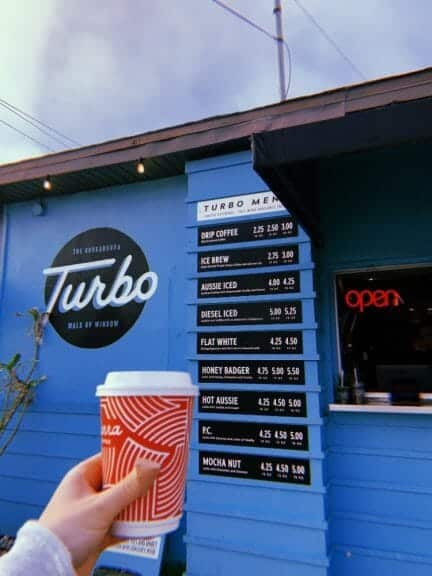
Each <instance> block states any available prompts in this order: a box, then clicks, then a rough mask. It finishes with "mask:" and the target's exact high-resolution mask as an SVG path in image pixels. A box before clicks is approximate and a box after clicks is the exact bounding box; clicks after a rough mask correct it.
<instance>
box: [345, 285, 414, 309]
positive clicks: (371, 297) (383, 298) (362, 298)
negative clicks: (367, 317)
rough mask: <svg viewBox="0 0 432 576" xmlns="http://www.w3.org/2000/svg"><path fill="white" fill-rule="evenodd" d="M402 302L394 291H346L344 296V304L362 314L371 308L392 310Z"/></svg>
mask: <svg viewBox="0 0 432 576" xmlns="http://www.w3.org/2000/svg"><path fill="white" fill-rule="evenodd" d="M401 302H403V300H402V298H401V295H400V294H399V292H397V291H396V290H392V289H391V290H348V292H347V293H346V294H345V304H346V305H347V306H348V308H353V309H356V310H359V311H360V312H364V310H365V309H366V308H370V307H371V306H372V307H374V308H393V307H395V306H399V304H400V303H401Z"/></svg>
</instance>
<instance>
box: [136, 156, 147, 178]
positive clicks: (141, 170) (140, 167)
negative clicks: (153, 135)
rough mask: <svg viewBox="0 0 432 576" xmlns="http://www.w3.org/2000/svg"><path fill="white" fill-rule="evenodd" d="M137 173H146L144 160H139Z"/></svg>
mask: <svg viewBox="0 0 432 576" xmlns="http://www.w3.org/2000/svg"><path fill="white" fill-rule="evenodd" d="M136 171H137V172H138V174H144V172H145V166H144V161H143V159H142V158H140V159H139V162H138V164H137V165H136Z"/></svg>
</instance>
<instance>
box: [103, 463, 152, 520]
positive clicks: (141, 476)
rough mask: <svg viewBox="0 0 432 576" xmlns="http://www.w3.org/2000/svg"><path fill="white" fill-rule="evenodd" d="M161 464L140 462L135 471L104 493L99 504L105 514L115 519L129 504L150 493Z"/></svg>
mask: <svg viewBox="0 0 432 576" xmlns="http://www.w3.org/2000/svg"><path fill="white" fill-rule="evenodd" d="M159 468H160V467H159V464H156V462H150V461H149V460H139V461H137V463H136V464H135V468H134V470H132V472H130V474H128V475H127V476H126V477H125V478H123V480H121V481H120V482H119V483H118V484H115V485H114V486H111V487H110V488H109V489H108V490H105V492H102V493H101V495H100V498H99V503H100V504H101V505H102V506H103V507H104V509H105V512H106V513H107V514H108V515H109V516H110V517H111V518H112V519H114V518H115V517H116V516H117V515H118V514H119V513H120V512H121V511H122V510H123V508H126V506H128V505H129V504H132V502H134V501H135V500H136V499H137V498H139V497H140V496H144V494H145V493H146V492H147V491H148V489H149V488H150V486H151V485H152V484H153V482H154V481H155V480H156V478H157V476H158V474H159Z"/></svg>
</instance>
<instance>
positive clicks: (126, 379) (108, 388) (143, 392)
mask: <svg viewBox="0 0 432 576" xmlns="http://www.w3.org/2000/svg"><path fill="white" fill-rule="evenodd" d="M198 395H199V389H198V387H197V386H193V384H192V381H191V377H190V375H189V374H188V372H170V371H163V372H162V371H160V372H156V371H135V372H128V371H124V372H108V374H107V375H106V378H105V382H104V384H101V385H100V386H98V387H97V389H96V396H198Z"/></svg>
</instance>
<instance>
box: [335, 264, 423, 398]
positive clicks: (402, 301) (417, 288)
mask: <svg viewBox="0 0 432 576" xmlns="http://www.w3.org/2000/svg"><path fill="white" fill-rule="evenodd" d="M336 287H337V307H338V322H339V343H340V358H341V368H342V372H341V381H342V384H343V386H344V387H346V388H348V389H349V390H350V394H351V398H350V401H351V402H356V403H359V402H362V401H367V402H372V403H377V402H379V403H390V402H392V403H394V404H418V403H427V402H432V267H430V266H428V267H418V268H400V269H391V270H383V269H381V270H374V271H362V272H355V273H346V274H339V275H338V276H337V277H336ZM345 392H346V391H345Z"/></svg>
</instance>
